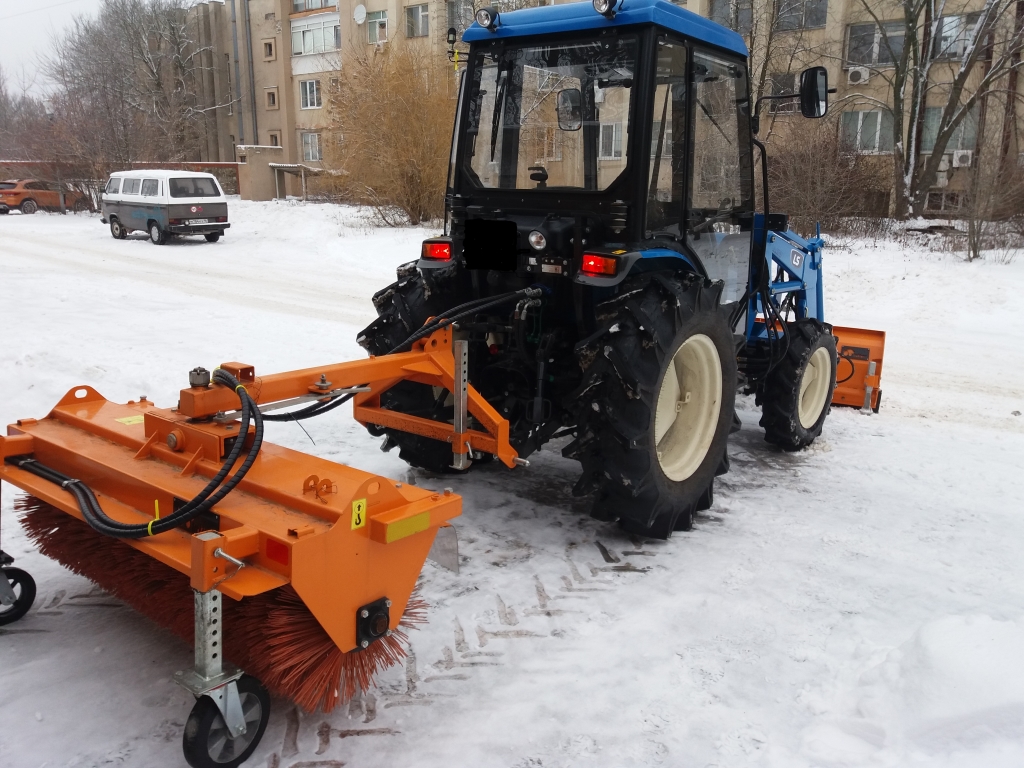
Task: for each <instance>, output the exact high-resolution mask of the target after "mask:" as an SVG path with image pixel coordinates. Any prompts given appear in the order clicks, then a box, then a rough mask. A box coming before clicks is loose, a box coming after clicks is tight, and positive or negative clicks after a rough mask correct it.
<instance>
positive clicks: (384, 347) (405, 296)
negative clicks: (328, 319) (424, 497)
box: [356, 263, 455, 474]
mask: <svg viewBox="0 0 1024 768" xmlns="http://www.w3.org/2000/svg"><path fill="white" fill-rule="evenodd" d="M398 273H399V278H398V280H397V281H396V282H394V283H392V284H391V285H389V286H388V287H387V288H384V289H383V290H381V291H378V292H377V293H376V294H374V297H373V304H374V306H375V307H376V309H377V315H378V317H377V319H376V320H374V321H373V322H372V323H370V324H369V325H368V326H367V327H366V328H364V329H363V330H362V331H360V332H359V335H358V336H357V337H356V341H357V342H358V343H359V344H360V346H362V347H363V349H365V350H366V351H367V352H369V353H370V354H371V355H386V354H387V353H388V352H390V351H391V350H392V349H394V348H395V347H397V346H398V345H399V344H401V343H402V342H403V341H405V340H406V339H408V338H409V337H410V336H412V335H413V334H414V333H415V332H416V331H418V330H419V329H420V328H422V327H423V324H424V323H425V322H426V321H427V320H428V319H429V318H430V317H434V316H436V315H437V314H438V313H440V312H443V311H444V310H445V309H446V308H447V307H446V306H445V305H444V304H443V303H442V302H440V301H439V300H438V296H437V294H436V292H433V291H431V290H430V289H429V288H428V286H427V285H426V283H425V281H424V279H423V276H422V275H420V274H419V273H418V272H417V271H416V269H415V263H413V264H407V265H404V266H402V267H399V270H398ZM449 399H450V398H449V392H448V390H446V389H445V390H441V391H440V392H435V391H434V389H433V387H428V386H427V385H426V384H417V383H416V382H412V381H403V382H400V383H398V384H396V385H395V386H393V387H391V389H389V390H387V391H386V392H384V393H383V394H382V395H381V396H380V405H381V408H384V409H387V410H394V411H398V412H400V413H407V414H410V415H412V416H420V417H422V418H425V419H431V420H434V421H450V420H451V419H453V418H454V409H453V408H452V406H451V405H447V401H448V400H449ZM368 429H369V431H370V434H372V435H376V436H380V435H385V436H386V437H385V441H384V445H383V448H384V450H390V449H391V448H394V447H396V446H397V447H398V455H399V458H401V459H402V461H404V462H406V463H407V464H411V465H412V466H414V467H419V468H420V469H425V470H427V471H429V472H436V473H438V474H444V473H449V472H454V471H455V470H454V469H452V466H451V465H452V461H453V456H452V446H451V444H450V443H447V442H441V441H440V440H432V439H430V438H429V437H422V436H420V435H414V434H411V433H409V432H401V431H398V430H395V429H386V428H380V427H375V426H372V425H371V426H370V427H369V428H368Z"/></svg>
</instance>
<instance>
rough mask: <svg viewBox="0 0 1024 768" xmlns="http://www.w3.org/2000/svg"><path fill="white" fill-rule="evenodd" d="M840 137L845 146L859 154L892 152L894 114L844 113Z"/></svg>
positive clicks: (875, 112)
mask: <svg viewBox="0 0 1024 768" xmlns="http://www.w3.org/2000/svg"><path fill="white" fill-rule="evenodd" d="M840 137H841V139H842V141H843V144H845V145H846V146H847V147H850V148H851V149H854V150H855V151H857V152H862V153H865V154H877V153H882V152H892V145H893V137H892V113H891V112H879V111H871V112H843V117H842V125H841V133H840Z"/></svg>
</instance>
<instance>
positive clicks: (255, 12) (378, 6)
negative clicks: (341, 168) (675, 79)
mask: <svg viewBox="0 0 1024 768" xmlns="http://www.w3.org/2000/svg"><path fill="white" fill-rule="evenodd" d="M548 1H549V0H518V2H516V0H513V4H515V5H521V6H528V5H535V4H538V3H539V4H544V3H545V2H548ZM555 1H556V2H558V0H555ZM983 3H984V0H962V2H960V3H959V5H957V8H958V9H959V10H958V12H956V13H953V12H949V13H948V15H946V16H944V17H942V18H941V19H940V20H939V23H938V25H937V29H938V34H937V35H936V38H935V39H934V40H933V41H932V43H931V45H932V46H934V50H935V51H936V52H937V53H938V55H937V56H936V64H935V66H934V67H933V76H932V78H933V80H934V85H936V86H938V87H934V88H933V89H932V90H931V92H930V93H929V95H928V98H927V102H926V104H925V112H924V120H923V128H922V129H921V130H920V131H919V133H920V135H918V136H917V143H918V146H919V148H920V150H921V152H922V153H930V152H931V150H932V148H933V147H934V144H935V141H936V134H937V132H938V128H939V118H940V115H941V111H942V107H943V106H944V104H945V98H946V96H945V91H944V89H943V88H942V87H941V83H942V82H945V81H947V80H949V79H950V78H951V77H952V72H953V70H954V69H955V67H957V66H958V62H959V60H960V58H961V57H962V56H963V53H964V49H965V46H966V43H967V41H968V40H969V38H970V33H971V30H972V28H973V27H972V25H973V24H975V23H976V22H977V19H978V10H979V9H980V8H981V7H982V5H983ZM480 4H481V3H479V2H478V3H477V5H480ZM507 4H508V3H505V5H507ZM680 4H681V5H684V6H686V7H688V8H689V9H690V10H692V11H694V12H696V13H699V14H701V15H703V16H707V17H709V18H711V19H713V20H715V21H718V22H719V23H722V24H724V25H726V26H729V27H731V28H733V29H735V30H737V31H738V32H740V33H741V34H743V35H744V36H745V37H746V38H747V40H748V44H749V45H750V48H751V50H752V64H753V68H754V71H753V72H752V84H753V87H754V88H755V90H756V89H757V88H758V87H759V84H760V83H762V82H763V92H765V93H783V92H788V91H792V90H794V89H795V87H796V80H797V77H798V73H799V72H800V70H802V69H803V68H805V67H807V66H813V65H823V66H825V67H826V68H827V69H828V71H829V82H830V83H831V84H833V85H834V86H835V87H836V88H837V89H838V93H837V94H836V95H835V96H833V97H832V103H833V109H835V110H839V111H841V112H842V115H841V118H840V120H839V130H840V133H841V137H842V139H843V140H844V141H845V142H846V143H847V145H849V146H851V147H854V148H855V149H856V151H857V152H859V153H862V154H865V155H871V156H873V157H875V158H876V159H877V160H876V162H877V163H878V166H879V169H880V175H881V174H882V173H883V170H888V171H891V155H892V151H893V145H894V141H895V139H894V136H893V118H892V110H891V107H892V104H893V100H892V93H891V91H892V89H891V79H892V74H893V72H894V69H893V66H892V65H893V64H894V61H895V60H896V59H897V58H898V56H899V53H900V51H901V49H902V46H903V40H904V31H903V21H902V16H901V14H902V11H901V6H900V5H899V4H893V3H883V4H879V3H876V2H871V3H869V4H867V5H866V4H865V2H863V0H783V2H782V3H781V11H780V12H778V14H777V16H776V17H775V18H770V17H769V13H770V11H769V9H770V8H772V7H776V6H774V5H773V4H769V3H765V2H754V0H689V2H688V3H685V2H683V3H680ZM952 5H953V4H952V3H949V4H947V8H951V7H952ZM869 7H870V9H871V10H870V11H869V9H868V8H869ZM192 13H194V14H195V16H196V19H197V22H198V27H199V28H200V30H201V32H200V38H201V39H200V41H199V42H201V43H202V44H203V45H204V46H208V47H209V49H210V51H209V52H208V53H204V55H205V56H206V58H207V59H208V64H209V66H208V69H209V72H208V75H207V76H206V77H205V78H204V80H203V84H204V88H206V89H208V92H209V93H208V96H207V102H208V103H215V104H217V105H219V106H218V108H217V109H215V110H212V111H211V117H210V120H211V121H212V124H211V134H212V137H211V139H210V141H209V142H208V144H209V146H208V148H207V152H208V154H209V157H208V158H204V159H211V160H215V159H219V160H230V159H239V157H240V156H242V157H244V156H245V152H244V151H242V150H240V149H239V147H246V146H251V145H258V146H264V147H266V146H270V147H280V148H281V150H280V153H279V154H280V158H281V160H280V162H281V163H283V164H304V165H306V166H308V167H313V168H315V167H318V166H319V165H320V164H321V162H322V157H323V145H324V141H325V138H326V136H327V134H328V131H329V116H328V112H329V110H328V109H327V108H326V107H327V102H328V97H329V93H330V91H331V89H332V88H336V87H338V83H339V78H340V70H341V67H342V58H343V55H344V53H345V52H346V51H347V50H355V49H357V48H359V47H365V48H366V49H367V50H371V51H378V50H380V51H383V50H384V49H385V48H386V47H387V46H388V45H392V44H394V43H395V42H396V41H398V40H401V43H402V44H403V45H416V46H425V47H427V48H428V49H429V50H430V51H431V52H432V53H434V54H436V55H437V56H438V57H445V56H446V51H447V48H448V46H447V42H446V32H447V30H448V28H450V27H454V28H456V30H457V31H458V32H459V33H460V34H461V32H462V31H463V30H465V28H466V27H467V26H469V25H470V24H472V22H473V14H474V4H473V0H427V1H426V2H420V1H419V0H224V1H223V2H218V1H215V0H210V1H209V2H206V3H201V4H199V5H197V6H195V7H194V8H193V10H192ZM872 13H875V14H876V15H878V19H879V20H880V22H881V23H880V24H879V23H876V21H875V19H874V18H873V17H872ZM975 80H977V78H975ZM609 106H610V105H609ZM795 109H796V105H795V104H794V103H775V102H770V103H769V104H768V106H767V107H766V108H765V110H764V111H763V115H764V117H763V119H766V120H769V121H771V122H772V124H773V125H772V128H773V131H774V130H777V131H778V134H779V136H780V137H781V138H780V140H785V136H786V125H787V123H789V122H792V120H791V118H790V113H791V112H792V111H794V110H795ZM609 114H611V113H610V112H609ZM998 117H999V119H998V120H996V119H995V117H992V118H990V119H989V121H988V126H989V130H998V131H1002V132H1003V133H1004V134H1006V133H1007V132H1009V133H1010V134H1012V137H1011V138H1012V140H1011V142H1010V143H1011V147H1010V149H1009V150H1008V151H1011V152H1013V153H1014V156H1015V157H1016V153H1017V152H1018V131H1019V125H1020V117H1021V116H1020V111H1019V107H1018V108H1015V109H1013V110H1011V111H1010V113H1009V115H1008V116H1004V115H999V116H998ZM1006 120H1009V121H1010V122H1011V123H1012V125H1010V126H1009V127H1008V126H1006V125H1004V123H1005V122H1006ZM978 124H979V115H978V110H977V109H975V111H974V112H973V113H972V114H971V116H970V117H969V118H968V119H967V120H965V121H964V122H963V123H962V125H961V126H960V128H958V129H957V131H956V133H955V135H954V136H953V139H952V140H951V141H950V142H949V145H948V146H947V151H946V154H945V156H944V159H943V165H942V166H941V170H940V173H939V175H938V178H937V179H936V182H935V188H934V190H932V191H931V193H930V194H929V196H928V207H929V209H930V210H931V211H933V212H942V211H948V210H954V209H955V208H956V207H957V206H958V205H959V198H960V190H961V189H962V188H963V184H964V179H965V176H966V174H965V173H963V172H962V171H963V170H964V169H966V168H969V167H971V165H972V164H973V163H974V162H976V152H977V148H978V143H979V136H978ZM793 127H794V129H796V128H797V126H795V125H794V126H793ZM616 130H617V129H616V125H615V121H614V120H612V119H611V117H609V121H608V124H607V125H606V126H602V132H601V151H602V153H603V154H602V157H603V158H604V159H605V160H606V161H614V160H615V159H617V158H621V156H622V146H621V145H622V135H621V128H619V129H618V130H619V133H616ZM538 141H541V142H542V141H544V137H542V136H539V137H538ZM549 143H550V144H551V150H550V154H552V157H551V158H550V159H552V160H554V159H555V158H554V154H555V153H557V149H556V148H555V142H554V141H553V140H552V141H550V142H549ZM1003 144H1004V145H1005V144H1006V142H1005V141H1004V142H1003ZM1021 149H1024V147H1021ZM1004 150H1005V146H1004ZM541 154H543V152H542V153H541ZM887 160H888V161H890V164H889V165H888V166H887V165H886V162H887ZM296 190H297V187H296V186H295V182H294V181H293V182H290V183H289V187H288V190H287V191H288V192H289V193H290V194H295V193H296ZM884 206H885V203H884V202H883V203H882V204H881V207H884Z"/></svg>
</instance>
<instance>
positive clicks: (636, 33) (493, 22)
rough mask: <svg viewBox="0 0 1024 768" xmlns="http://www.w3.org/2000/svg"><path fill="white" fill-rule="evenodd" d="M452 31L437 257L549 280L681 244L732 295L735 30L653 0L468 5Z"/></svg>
mask: <svg viewBox="0 0 1024 768" xmlns="http://www.w3.org/2000/svg"><path fill="white" fill-rule="evenodd" d="M463 39H464V41H465V42H468V43H469V44H470V51H469V57H468V68H467V70H466V73H465V77H464V80H463V83H462V87H461V90H460V101H459V106H458V115H457V119H456V127H455V141H454V146H453V150H452V160H451V169H450V173H449V189H448V197H447V202H448V229H447V232H446V234H448V235H450V236H451V239H452V241H453V242H452V248H451V249H449V250H447V251H443V253H445V254H447V255H448V257H449V259H453V260H455V261H459V260H460V257H461V259H462V263H463V264H464V266H465V268H466V269H467V270H470V271H475V270H483V271H485V272H488V273H495V272H496V273H504V274H501V275H500V276H494V275H492V277H491V280H492V282H494V281H496V280H497V281H500V282H501V283H502V284H505V283H507V282H508V280H509V279H510V278H511V276H512V275H511V274H510V273H515V274H516V275H518V276H519V277H520V278H521V279H523V280H527V281H538V280H540V281H545V282H549V283H551V284H552V287H553V288H555V289H557V288H558V287H560V284H562V283H565V282H566V278H568V279H569V280H571V281H572V282H573V283H575V284H577V285H590V286H593V287H595V288H609V287H611V286H614V285H615V284H617V283H619V282H621V280H623V279H624V278H625V276H626V274H627V273H629V272H631V271H634V270H636V269H663V268H664V263H665V262H664V260H665V259H674V260H679V259H682V261H683V262H685V264H680V266H685V268H686V269H690V270H693V271H695V272H697V273H699V274H701V275H703V276H706V277H709V278H710V279H712V280H721V281H723V283H724V286H725V287H724V292H723V296H722V301H723V302H735V301H739V300H740V299H741V298H742V297H743V295H744V294H745V292H746V290H747V285H748V280H749V267H748V264H749V261H750V252H751V245H752V239H753V233H754V224H755V220H754V194H753V183H754V181H753V156H752V151H751V150H752V134H751V117H752V109H751V106H752V105H751V101H750V91H749V84H748V79H747V49H746V45H745V44H744V42H743V39H742V38H741V37H740V36H739V35H738V34H736V33H735V32H732V31H730V30H728V29H725V28H723V27H721V26H719V25H717V24H715V23H713V22H711V21H709V20H707V19H705V18H702V17H700V16H697V15H696V14H693V13H691V12H689V11H687V10H685V9H683V8H680V7H678V6H676V5H673V4H672V3H669V2H666V1H665V0H627V2H625V3H619V4H616V3H615V2H611V0H596V2H595V3H594V4H593V5H591V4H589V3H571V4H568V5H561V6H555V7H543V8H536V9H529V10H522V11H516V12H513V13H509V14H499V13H498V12H497V11H495V10H494V9H482V10H481V11H480V12H479V13H478V20H477V23H476V24H474V25H473V26H472V27H471V28H470V29H469V30H467V32H466V33H465V35H464V38H463ZM424 256H425V257H426V258H424V259H423V260H421V262H420V266H421V267H423V268H427V269H429V268H430V267H431V266H443V265H444V264H443V263H439V260H437V259H431V258H430V256H431V252H430V251H429V250H427V251H425V253H424Z"/></svg>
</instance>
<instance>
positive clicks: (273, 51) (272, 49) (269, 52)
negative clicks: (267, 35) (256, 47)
mask: <svg viewBox="0 0 1024 768" xmlns="http://www.w3.org/2000/svg"><path fill="white" fill-rule="evenodd" d="M276 58H277V46H276V45H275V44H274V41H273V40H264V41H263V60H264V61H273V60H274V59H276Z"/></svg>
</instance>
